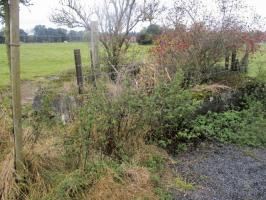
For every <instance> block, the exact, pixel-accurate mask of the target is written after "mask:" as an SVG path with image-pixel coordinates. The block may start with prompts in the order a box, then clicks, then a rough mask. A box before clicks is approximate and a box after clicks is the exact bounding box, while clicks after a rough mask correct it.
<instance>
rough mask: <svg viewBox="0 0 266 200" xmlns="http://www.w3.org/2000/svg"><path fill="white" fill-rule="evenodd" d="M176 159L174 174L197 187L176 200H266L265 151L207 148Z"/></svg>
mask: <svg viewBox="0 0 266 200" xmlns="http://www.w3.org/2000/svg"><path fill="white" fill-rule="evenodd" d="M176 159H177V161H178V163H177V164H174V165H173V166H172V167H173V170H174V171H175V173H176V174H178V175H180V176H181V177H182V178H183V179H184V180H186V181H187V182H189V183H193V184H194V185H195V186H196V190H194V191H186V192H184V191H178V190H175V191H174V194H175V195H174V196H175V198H174V199H176V200H185V199H186V200H266V149H259V150H258V149H247V148H238V147H235V146H233V145H221V144H211V145H210V144H208V145H205V146H204V147H200V148H199V149H197V150H193V151H192V152H187V153H185V154H183V155H180V156H178V157H177V158H176Z"/></svg>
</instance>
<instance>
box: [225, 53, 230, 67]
mask: <svg viewBox="0 0 266 200" xmlns="http://www.w3.org/2000/svg"><path fill="white" fill-rule="evenodd" d="M229 63H230V54H229V52H228V50H226V52H225V70H229Z"/></svg>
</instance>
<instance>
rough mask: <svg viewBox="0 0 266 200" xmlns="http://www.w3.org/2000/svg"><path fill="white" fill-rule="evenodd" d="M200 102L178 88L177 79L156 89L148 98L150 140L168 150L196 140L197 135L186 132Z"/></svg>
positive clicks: (186, 91)
mask: <svg viewBox="0 0 266 200" xmlns="http://www.w3.org/2000/svg"><path fill="white" fill-rule="evenodd" d="M200 102H201V101H199V100H196V99H195V98H193V94H192V93H191V91H189V90H183V89H181V88H180V83H179V79H178V78H177V79H176V80H175V81H173V82H172V83H171V84H170V85H160V86H159V87H157V88H156V89H155V91H154V94H153V95H152V96H151V97H150V115H151V120H150V121H151V127H152V128H153V129H152V132H153V135H152V138H153V139H155V140H156V141H157V142H158V143H159V144H160V145H161V146H162V147H167V148H169V149H176V148H177V147H178V143H180V142H188V141H191V140H192V139H194V138H197V137H198V135H197V134H195V133H190V132H186V130H187V129H188V128H189V124H190V121H191V119H192V118H193V117H194V113H195V111H196V110H197V109H198V107H199V105H200Z"/></svg>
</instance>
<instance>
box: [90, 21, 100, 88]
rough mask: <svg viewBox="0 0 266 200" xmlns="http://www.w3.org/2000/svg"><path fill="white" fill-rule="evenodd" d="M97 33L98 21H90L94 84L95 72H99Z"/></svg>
mask: <svg viewBox="0 0 266 200" xmlns="http://www.w3.org/2000/svg"><path fill="white" fill-rule="evenodd" d="M98 44H99V35H98V22H97V21H92V22H91V64H92V65H91V66H92V73H93V76H94V84H95V85H96V77H97V76H96V74H98V73H99V67H100V63H99V46H98Z"/></svg>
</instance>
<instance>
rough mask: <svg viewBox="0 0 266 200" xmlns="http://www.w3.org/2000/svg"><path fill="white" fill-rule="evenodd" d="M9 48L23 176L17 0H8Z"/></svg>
mask: <svg viewBox="0 0 266 200" xmlns="http://www.w3.org/2000/svg"><path fill="white" fill-rule="evenodd" d="M10 49H11V60H10V63H11V83H12V105H13V127H14V141H15V145H14V149H15V150H14V153H15V160H14V161H15V169H16V173H17V175H18V177H17V178H22V177H23V171H24V164H23V153H22V148H23V144H22V142H23V138H22V125H21V88H20V33H19V0H11V1H10Z"/></svg>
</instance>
